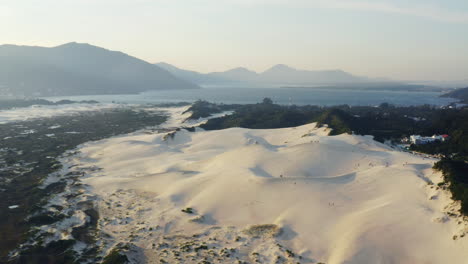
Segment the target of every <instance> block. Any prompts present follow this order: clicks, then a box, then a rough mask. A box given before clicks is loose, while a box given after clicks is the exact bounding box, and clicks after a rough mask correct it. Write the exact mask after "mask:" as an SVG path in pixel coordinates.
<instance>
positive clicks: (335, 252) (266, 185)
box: [68, 109, 468, 264]
mask: <svg viewBox="0 0 468 264" xmlns="http://www.w3.org/2000/svg"><path fill="white" fill-rule="evenodd" d="M179 110H181V109H179ZM174 113H175V112H174ZM178 113H179V114H180V113H181V111H179V112H178ZM178 118H179V119H177V118H175V119H172V120H171V121H169V123H170V122H173V123H170V124H171V126H173V125H176V124H177V122H176V121H175V120H182V119H183V118H181V117H180V116H179V117H178ZM327 134H328V131H327V130H326V129H324V128H319V129H317V128H315V125H314V124H310V125H305V126H301V127H297V128H286V129H275V130H249V129H240V128H233V129H226V130H220V131H210V132H205V131H199V132H196V133H190V132H187V131H185V130H182V131H179V132H178V133H176V135H175V137H174V138H173V139H171V138H170V137H166V140H164V134H133V135H128V136H121V137H114V138H111V139H107V140H102V141H99V142H93V143H88V144H85V145H84V146H83V147H82V148H81V149H80V151H81V153H80V154H78V155H76V156H74V157H71V158H69V160H68V163H69V164H78V165H79V166H77V167H74V169H75V170H80V169H83V168H86V167H88V168H89V167H92V168H96V167H97V168H102V170H96V169H94V170H89V171H88V172H87V173H88V174H87V176H85V177H83V179H82V181H83V183H85V184H88V185H89V186H90V187H89V190H90V191H91V192H92V193H93V194H95V195H97V197H99V198H98V204H99V212H100V217H101V219H100V223H99V225H100V228H101V230H102V232H103V235H102V238H101V241H102V246H103V248H104V249H109V248H111V247H112V246H113V245H115V244H116V243H118V242H124V243H127V242H131V243H133V244H134V245H135V246H134V247H132V250H131V251H130V252H129V256H130V258H131V259H132V261H134V262H135V263H136V262H147V263H160V260H164V261H167V262H169V263H184V262H186V263H199V262H200V261H201V260H207V261H210V262H211V263H239V262H238V260H241V261H247V262H248V263H252V262H255V261H258V262H261V263H289V262H291V263H296V262H299V263H318V262H323V263H327V264H338V263H343V264H344V263H346V264H351V263H355V264H365V263H370V264H379V263H382V264H383V263H401V264H404V263H407V264H414V263H425V264H429V263H468V239H467V236H468V234H467V235H465V233H467V228H466V222H463V219H462V217H458V216H451V217H449V216H448V215H447V212H454V211H455V210H457V208H458V206H459V205H458V204H457V203H454V202H453V201H451V200H450V198H449V197H450V194H449V193H448V192H447V191H445V190H442V189H440V188H439V187H437V185H430V184H428V183H430V182H433V183H435V184H437V183H438V182H440V181H441V175H440V174H439V173H434V172H433V171H432V169H431V167H432V165H433V163H434V162H435V160H433V159H427V158H425V159H424V158H422V157H418V156H414V155H411V154H408V153H403V152H398V151H394V150H392V149H390V148H389V147H387V146H384V145H382V144H380V143H377V142H375V141H373V140H372V139H371V137H362V136H352V135H340V136H327ZM188 207H190V208H193V211H194V213H192V214H188V213H184V212H181V210H182V209H185V208H188ZM465 220H466V219H465ZM459 222H460V223H459ZM262 224H273V225H271V226H257V227H254V228H250V229H248V228H249V227H251V226H252V225H262ZM275 225H276V226H275ZM454 236H457V237H456V239H454ZM462 236H464V237H462ZM205 245H206V246H207V248H208V249H205V248H204V246H205ZM200 246H202V247H200ZM195 248H198V249H195ZM288 250H290V251H289V252H288ZM291 253H292V254H291ZM293 254H294V256H293ZM299 256H300V257H299Z"/></svg>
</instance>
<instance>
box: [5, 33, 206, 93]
mask: <svg viewBox="0 0 468 264" xmlns="http://www.w3.org/2000/svg"><path fill="white" fill-rule="evenodd" d="M195 88H199V87H198V86H197V85H195V84H193V83H191V82H189V81H186V80H182V79H180V78H177V77H175V76H174V75H172V74H171V73H169V72H168V71H166V70H164V69H162V68H160V67H157V66H155V65H153V64H151V63H148V62H146V61H143V60H140V59H137V58H135V57H132V56H129V55H127V54H125V53H122V52H117V51H110V50H107V49H104V48H100V47H96V46H92V45H89V44H80V43H75V42H72V43H68V44H64V45H60V46H57V47H53V48H46V47H34V46H16V45H0V95H2V94H3V95H10V96H12V95H13V96H54V95H89V94H128V93H139V92H143V91H148V90H163V89H195Z"/></svg>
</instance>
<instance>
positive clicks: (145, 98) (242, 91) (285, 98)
mask: <svg viewBox="0 0 468 264" xmlns="http://www.w3.org/2000/svg"><path fill="white" fill-rule="evenodd" d="M440 95H441V93H437V92H406V91H401V92H400V91H398V92H396V91H362V90H342V89H340V90H331V89H319V88H314V89H303V88H268V89H266V88H239V87H233V88H203V89H197V90H167V91H153V92H145V93H141V94H130V95H89V96H61V97H45V99H48V100H61V99H70V100H77V101H79V100H97V101H99V102H102V103H109V102H118V103H130V104H143V103H170V102H193V101H196V100H199V99H200V100H206V101H209V102H214V103H226V104H252V103H258V102H261V101H262V99H263V98H265V97H269V98H271V99H272V100H273V101H274V103H277V104H282V105H288V104H291V105H322V106H330V105H342V104H348V105H379V104H381V103H384V102H386V103H391V104H395V105H402V106H408V105H423V104H430V105H437V106H442V105H447V104H449V103H450V102H453V101H454V99H451V98H441V97H439V96H440Z"/></svg>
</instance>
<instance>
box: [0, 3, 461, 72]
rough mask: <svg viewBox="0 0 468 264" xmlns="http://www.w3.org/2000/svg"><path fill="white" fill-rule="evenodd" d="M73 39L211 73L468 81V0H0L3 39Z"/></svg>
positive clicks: (0, 40)
mask: <svg viewBox="0 0 468 264" xmlns="http://www.w3.org/2000/svg"><path fill="white" fill-rule="evenodd" d="M71 41H77V42H87V43H90V44H93V45H97V46H102V47H105V48H108V49H112V50H119V51H123V52H125V53H128V54H130V55H133V56H136V57H138V58H141V59H144V60H147V61H149V62H159V61H165V62H168V63H171V64H174V65H176V66H179V67H183V68H188V69H192V70H197V71H202V72H208V71H221V70H226V69H229V68H233V67H238V66H244V67H248V68H251V69H253V70H256V71H263V70H265V69H266V68H268V67H270V66H272V65H273V64H277V63H283V64H288V65H290V66H293V67H296V68H303V69H310V70H318V69H343V70H345V71H348V72H351V73H354V74H357V75H366V76H370V77H390V78H394V79H413V80H429V79H430V80H456V79H468V1H467V0H184V1H182V0H0V43H2V44H5V43H8V44H22V45H38V46H56V45H59V44H62V43H66V42H71Z"/></svg>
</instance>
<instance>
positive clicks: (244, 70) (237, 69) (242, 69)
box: [225, 67, 257, 74]
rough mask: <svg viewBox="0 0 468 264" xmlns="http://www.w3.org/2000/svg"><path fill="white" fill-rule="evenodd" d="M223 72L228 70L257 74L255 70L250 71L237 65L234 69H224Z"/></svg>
mask: <svg viewBox="0 0 468 264" xmlns="http://www.w3.org/2000/svg"><path fill="white" fill-rule="evenodd" d="M225 72H230V73H247V74H252V73H254V74H257V73H256V72H254V71H251V70H249V69H247V68H245V67H237V68H234V69H230V70H228V71H225Z"/></svg>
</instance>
